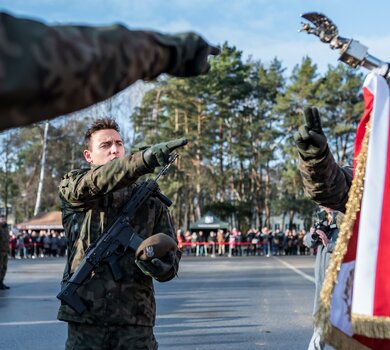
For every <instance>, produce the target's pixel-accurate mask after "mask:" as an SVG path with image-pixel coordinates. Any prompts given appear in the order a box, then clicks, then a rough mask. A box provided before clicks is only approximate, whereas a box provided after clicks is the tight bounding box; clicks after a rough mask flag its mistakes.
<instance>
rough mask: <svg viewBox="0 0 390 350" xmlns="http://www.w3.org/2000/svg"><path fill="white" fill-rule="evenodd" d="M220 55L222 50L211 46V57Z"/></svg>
mask: <svg viewBox="0 0 390 350" xmlns="http://www.w3.org/2000/svg"><path fill="white" fill-rule="evenodd" d="M220 53H221V50H220V49H219V48H218V47H216V46H212V45H210V55H213V56H216V55H219V54H220Z"/></svg>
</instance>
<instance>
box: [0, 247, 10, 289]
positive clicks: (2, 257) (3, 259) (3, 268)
mask: <svg viewBox="0 0 390 350" xmlns="http://www.w3.org/2000/svg"><path fill="white" fill-rule="evenodd" d="M7 265H8V252H7V253H4V252H0V282H1V281H2V280H3V279H4V277H5V274H6V273H7Z"/></svg>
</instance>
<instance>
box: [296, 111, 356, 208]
mask: <svg viewBox="0 0 390 350" xmlns="http://www.w3.org/2000/svg"><path fill="white" fill-rule="evenodd" d="M294 141H295V144H296V146H297V149H298V152H299V156H300V161H299V170H300V172H301V175H302V180H303V185H304V188H305V192H306V194H307V195H308V196H309V197H310V199H312V200H314V201H315V202H317V203H318V204H320V205H323V206H325V207H328V208H332V209H334V210H338V211H341V212H345V205H346V203H347V200H348V192H349V188H350V187H351V183H352V168H350V167H344V168H342V167H340V166H339V165H338V164H337V163H336V161H335V159H334V158H333V155H332V153H331V152H330V150H329V147H328V142H327V139H326V136H325V134H324V132H323V130H322V126H321V118H320V115H319V113H318V110H317V108H315V107H309V108H305V110H304V120H303V124H302V125H301V126H300V127H299V129H298V130H297V131H296V132H295V134H294Z"/></svg>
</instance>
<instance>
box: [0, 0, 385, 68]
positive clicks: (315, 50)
mask: <svg viewBox="0 0 390 350" xmlns="http://www.w3.org/2000/svg"><path fill="white" fill-rule="evenodd" d="M0 9H1V10H3V11H8V12H10V13H12V14H14V15H17V16H27V17H32V18H36V19H39V20H42V21H44V22H46V23H57V24H58V23H64V24H65V23H66V24H68V23H81V24H99V25H105V24H111V23H114V22H116V23H118V22H119V23H122V24H125V25H126V26H128V27H131V28H137V29H139V28H147V29H153V30H157V31H162V32H168V33H174V32H181V31H189V30H192V31H196V32H198V33H200V34H202V35H203V36H204V37H205V38H206V39H207V40H208V41H210V42H211V43H213V44H222V43H223V42H225V41H227V42H228V43H229V44H231V45H234V46H236V47H237V48H238V49H240V50H242V51H243V53H244V55H245V57H247V56H249V55H252V56H253V57H254V58H256V59H261V60H262V61H263V62H264V63H267V62H269V61H270V60H271V59H272V58H274V57H278V58H279V59H280V60H281V61H282V62H283V65H284V66H285V67H287V68H289V69H291V68H292V67H293V66H295V65H296V64H298V63H300V62H301V60H302V57H303V56H305V55H309V56H310V57H312V58H313V60H314V62H315V63H316V64H317V65H318V67H319V68H320V70H321V71H324V70H325V69H326V67H327V65H328V64H332V65H335V64H336V63H337V58H338V54H337V53H336V52H335V51H332V50H330V49H329V47H328V46H327V45H325V44H322V43H320V42H319V40H318V39H317V38H316V37H314V36H309V35H307V34H306V33H298V29H299V28H300V27H301V24H300V16H299V15H300V14H301V13H304V12H310V11H317V12H322V13H324V14H326V15H327V16H328V17H329V18H331V19H332V20H333V21H334V22H335V24H336V25H337V26H338V28H339V33H340V34H341V35H342V36H344V37H353V38H354V39H357V40H359V41H360V42H362V43H363V44H365V45H366V46H368V47H369V52H370V53H371V54H372V55H374V56H377V57H378V58H380V59H382V60H390V28H388V26H387V25H386V23H388V22H389V16H390V15H389V14H390V1H385V0H381V1H379V0H376V1H371V2H369V1H363V0H353V1H352V0H344V1H336V0H326V1H323V0H321V1H320V0H199V1H193V0H28V1H26V0H0Z"/></svg>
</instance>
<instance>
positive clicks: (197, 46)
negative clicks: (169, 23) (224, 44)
mask: <svg viewBox="0 0 390 350" xmlns="http://www.w3.org/2000/svg"><path fill="white" fill-rule="evenodd" d="M154 36H155V38H156V39H157V40H158V41H159V42H160V43H161V44H163V45H164V46H168V47H170V48H171V49H172V54H171V59H170V64H169V67H168V69H167V73H169V74H171V75H173V76H176V77H190V76H196V75H200V74H206V73H207V72H208V70H209V69H210V66H209V64H208V62H207V58H208V56H209V55H218V54H219V53H220V50H219V48H217V47H215V46H212V45H210V44H209V43H207V41H205V40H204V39H203V38H202V37H201V36H200V35H198V34H196V33H192V32H189V33H181V34H176V35H161V34H158V33H155V34H154Z"/></svg>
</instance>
